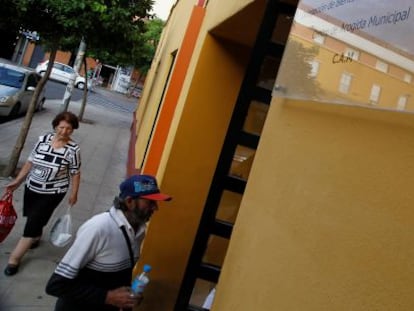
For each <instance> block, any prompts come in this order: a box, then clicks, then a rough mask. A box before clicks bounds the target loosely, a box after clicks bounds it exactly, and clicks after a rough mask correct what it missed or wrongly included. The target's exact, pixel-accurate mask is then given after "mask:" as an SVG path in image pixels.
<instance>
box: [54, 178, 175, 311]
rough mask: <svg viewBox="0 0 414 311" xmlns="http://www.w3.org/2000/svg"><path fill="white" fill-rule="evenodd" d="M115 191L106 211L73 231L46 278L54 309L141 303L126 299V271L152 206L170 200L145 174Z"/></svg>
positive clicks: (99, 310)
mask: <svg viewBox="0 0 414 311" xmlns="http://www.w3.org/2000/svg"><path fill="white" fill-rule="evenodd" d="M119 190H120V193H119V196H118V197H116V198H115V200H114V206H113V207H111V209H110V210H109V211H108V212H104V213H101V214H98V215H95V216H93V217H92V218H91V219H89V220H88V221H86V222H85V223H84V224H83V225H82V226H81V227H80V228H79V230H78V232H77V235H76V239H75V241H74V242H73V245H72V246H71V247H70V249H69V250H68V251H67V253H66V254H65V256H64V257H63V259H62V260H61V262H60V263H59V264H58V266H57V267H56V270H55V271H54V273H53V274H52V276H51V278H50V279H49V281H48V284H47V285H46V292H47V293H48V294H49V295H52V296H56V297H58V300H57V302H56V307H55V311H83V310H85V311H86V310H88V311H119V310H120V309H122V310H123V311H127V310H130V309H132V308H133V307H134V306H135V305H137V304H138V303H139V301H140V300H141V299H142V297H136V296H134V295H131V289H130V284H131V278H132V269H133V267H134V265H135V262H136V261H137V260H138V258H139V254H140V249H141V243H142V241H143V239H144V236H145V230H146V223H147V222H148V220H149V219H150V218H151V216H152V214H153V213H154V211H156V210H157V209H158V205H157V202H158V201H169V200H171V197H170V196H169V195H166V194H163V193H161V192H160V190H159V188H158V185H157V181H156V179H155V178H154V177H153V176H150V175H133V176H131V177H129V178H127V179H126V180H125V181H123V182H122V183H121V184H120V186H119Z"/></svg>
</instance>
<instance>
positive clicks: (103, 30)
mask: <svg viewBox="0 0 414 311" xmlns="http://www.w3.org/2000/svg"><path fill="white" fill-rule="evenodd" d="M1 2H5V3H7V8H8V11H11V12H14V13H15V14H14V15H12V16H13V17H14V19H13V20H15V21H17V22H18V23H19V25H20V27H21V28H23V29H29V30H32V31H37V32H38V33H39V34H40V40H41V41H40V43H41V44H43V45H45V46H49V47H52V46H53V47H54V46H57V47H58V48H62V49H65V50H71V49H73V48H76V47H77V45H78V44H79V41H80V39H81V38H84V39H85V41H86V43H87V45H88V47H90V48H95V49H106V50H108V52H109V53H112V52H113V51H115V50H117V49H120V48H124V47H125V46H129V47H131V44H130V43H128V42H126V43H127V44H125V43H124V42H123V41H128V38H129V37H131V35H132V34H133V33H135V32H137V31H138V32H140V31H142V29H143V26H144V23H143V22H142V20H143V19H145V18H147V17H148V16H149V11H150V10H151V8H152V5H153V0H12V1H6V0H1ZM1 2H0V3H1ZM2 15H3V13H0V17H1V16H2ZM3 17H4V18H6V16H3Z"/></svg>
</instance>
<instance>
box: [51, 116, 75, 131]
mask: <svg viewBox="0 0 414 311" xmlns="http://www.w3.org/2000/svg"><path fill="white" fill-rule="evenodd" d="M60 121H66V122H68V123H69V124H70V125H71V126H72V128H73V129H74V130H76V129H77V128H79V120H78V117H77V116H76V115H75V114H74V113H72V112H70V111H64V112H61V113H59V114H58V115H57V116H56V117H55V118H54V119H53V121H52V126H53V128H55V127H56V126H58V125H59V123H60Z"/></svg>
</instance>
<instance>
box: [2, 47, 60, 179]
mask: <svg viewBox="0 0 414 311" xmlns="http://www.w3.org/2000/svg"><path fill="white" fill-rule="evenodd" d="M56 52H57V47H53V48H52V50H51V51H50V56H49V64H48V66H47V69H46V72H45V74H44V75H43V77H42V78H41V79H40V81H39V83H38V84H37V86H36V89H35V91H34V93H33V96H32V99H31V101H30V104H29V107H28V110H27V112H26V115H25V117H24V120H23V124H22V127H21V129H20V133H19V136H18V138H17V141H16V144H15V145H14V147H13V150H12V152H11V155H10V158H9V162H8V164H7V166H6V167H5V168H4V170H3V173H2V175H3V176H4V177H9V176H15V172H16V167H17V164H18V162H19V159H20V154H21V152H22V150H23V147H24V143H25V142H26V137H27V134H28V133H29V129H30V125H31V124H32V120H33V115H34V111H35V109H36V103H37V102H38V100H39V95H40V94H41V92H42V90H43V88H44V87H45V85H46V82H47V80H48V78H49V75H50V72H51V71H52V67H53V62H54V61H55V58H56Z"/></svg>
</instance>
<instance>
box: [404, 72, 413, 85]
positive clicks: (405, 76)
mask: <svg viewBox="0 0 414 311" xmlns="http://www.w3.org/2000/svg"><path fill="white" fill-rule="evenodd" d="M412 80H413V76H412V75H411V74H409V73H406V74H405V75H404V82H407V83H411V81H412Z"/></svg>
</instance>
